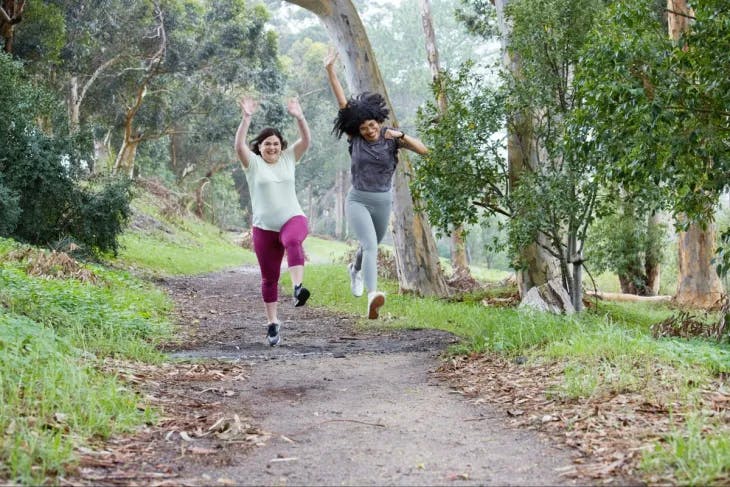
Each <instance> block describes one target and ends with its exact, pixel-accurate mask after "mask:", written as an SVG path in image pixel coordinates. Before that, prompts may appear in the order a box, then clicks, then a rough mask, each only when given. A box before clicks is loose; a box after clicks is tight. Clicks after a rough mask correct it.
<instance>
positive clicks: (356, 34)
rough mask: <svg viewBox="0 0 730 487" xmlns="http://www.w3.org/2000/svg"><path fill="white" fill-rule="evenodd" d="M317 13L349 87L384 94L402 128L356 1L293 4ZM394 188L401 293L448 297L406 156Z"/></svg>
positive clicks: (299, 1)
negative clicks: (411, 184)
mask: <svg viewBox="0 0 730 487" xmlns="http://www.w3.org/2000/svg"><path fill="white" fill-rule="evenodd" d="M288 1H289V2H290V3H293V4H295V5H299V6H301V7H303V8H305V9H307V10H309V11H311V12H313V13H315V14H316V15H317V16H318V17H319V19H320V21H321V22H322V24H323V25H324V26H325V29H327V32H328V33H329V36H330V38H331V39H332V41H333V42H334V44H335V46H336V47H337V50H338V51H339V53H340V58H341V59H342V62H343V63H344V65H345V72H346V76H347V85H348V87H349V89H350V90H351V91H352V92H353V93H361V92H363V91H372V92H378V93H380V94H382V95H383V96H384V97H385V100H386V102H387V104H388V108H389V109H390V113H391V118H390V120H391V122H392V124H393V125H394V126H397V125H398V123H397V120H396V117H395V112H394V110H393V107H392V105H391V103H390V99H389V97H388V93H387V91H386V89H385V84H384V83H383V78H382V76H381V75H380V69H379V68H378V65H377V63H376V62H375V56H374V54H373V50H372V48H371V46H370V41H369V39H368V37H367V33H366V32H365V27H364V26H363V24H362V21H361V19H360V16H359V15H358V13H357V10H356V9H355V6H354V4H353V3H352V1H351V0H338V1H333V0H288ZM399 160H400V162H399V163H398V168H397V169H396V173H395V180H394V183H393V188H394V194H393V221H392V223H393V237H394V243H395V256H396V265H397V268H398V281H399V285H400V289H401V291H405V292H415V293H417V294H420V295H439V296H444V295H446V294H448V289H447V287H446V282H445V280H444V276H443V272H442V271H441V268H440V266H439V261H438V254H437V252H436V243H435V242H434V238H433V235H432V234H431V227H430V225H429V224H428V222H427V221H426V220H425V218H424V217H423V215H421V214H420V213H417V212H416V211H415V209H414V204H413V199H412V196H411V191H410V187H409V182H410V176H409V174H410V173H411V164H410V162H409V160H408V158H407V157H406V154H405V153H401V154H400V157H399Z"/></svg>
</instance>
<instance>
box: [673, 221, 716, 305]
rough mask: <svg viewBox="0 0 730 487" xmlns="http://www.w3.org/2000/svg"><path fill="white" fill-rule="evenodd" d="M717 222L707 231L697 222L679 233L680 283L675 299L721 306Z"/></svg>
mask: <svg viewBox="0 0 730 487" xmlns="http://www.w3.org/2000/svg"><path fill="white" fill-rule="evenodd" d="M715 231H716V228H715V224H714V223H711V224H708V225H707V228H706V229H705V230H702V228H701V227H700V226H699V225H697V224H692V225H690V227H689V229H688V230H687V231H686V232H680V233H679V284H678V286H677V294H675V296H674V300H675V301H676V302H677V303H678V304H681V305H684V306H691V307H693V308H710V307H713V306H715V305H717V304H718V303H719V302H720V299H721V297H722V294H723V288H722V282H721V281H720V278H719V276H718V275H717V271H716V270H715V266H714V265H713V264H712V258H713V257H714V256H715Z"/></svg>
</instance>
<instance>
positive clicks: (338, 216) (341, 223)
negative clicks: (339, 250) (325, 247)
mask: <svg viewBox="0 0 730 487" xmlns="http://www.w3.org/2000/svg"><path fill="white" fill-rule="evenodd" d="M346 194H347V172H346V171H344V170H338V171H337V172H336V173H335V211H334V213H335V214H334V217H335V237H336V238H338V239H340V240H342V239H344V237H345V196H346Z"/></svg>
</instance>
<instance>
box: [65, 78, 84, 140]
mask: <svg viewBox="0 0 730 487" xmlns="http://www.w3.org/2000/svg"><path fill="white" fill-rule="evenodd" d="M80 107H81V102H80V101H79V77H78V76H71V79H70V80H69V93H68V126H69V130H70V131H71V132H72V133H76V132H78V130H79V126H80V124H81V122H80V119H81V110H80Z"/></svg>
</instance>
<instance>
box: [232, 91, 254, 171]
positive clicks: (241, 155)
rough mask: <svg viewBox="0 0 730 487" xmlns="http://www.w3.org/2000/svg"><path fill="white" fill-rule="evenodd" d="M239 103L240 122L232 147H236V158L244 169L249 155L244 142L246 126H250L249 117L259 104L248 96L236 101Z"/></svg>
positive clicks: (246, 167)
mask: <svg viewBox="0 0 730 487" xmlns="http://www.w3.org/2000/svg"><path fill="white" fill-rule="evenodd" d="M238 104H239V105H241V123H240V125H239V126H238V130H237V131H236V141H235V142H234V147H235V148H236V154H237V155H238V159H239V160H240V161H241V164H242V165H243V167H244V169H248V164H249V156H250V155H251V150H250V149H249V148H248V145H247V144H246V137H247V136H248V128H249V127H250V126H251V117H252V116H253V114H254V112H255V111H256V109H257V108H258V106H259V103H258V102H257V101H256V100H254V99H253V98H252V97H250V96H245V97H243V99H241V100H240V101H239V102H238Z"/></svg>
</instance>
